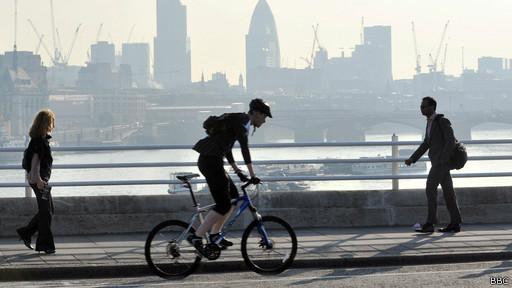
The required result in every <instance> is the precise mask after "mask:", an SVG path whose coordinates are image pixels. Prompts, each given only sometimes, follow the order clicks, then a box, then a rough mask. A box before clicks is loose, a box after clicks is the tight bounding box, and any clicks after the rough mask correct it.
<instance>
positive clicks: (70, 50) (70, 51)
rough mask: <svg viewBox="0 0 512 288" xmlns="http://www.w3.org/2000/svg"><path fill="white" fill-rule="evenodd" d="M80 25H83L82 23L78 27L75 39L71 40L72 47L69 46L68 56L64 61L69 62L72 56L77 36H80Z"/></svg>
mask: <svg viewBox="0 0 512 288" xmlns="http://www.w3.org/2000/svg"><path fill="white" fill-rule="evenodd" d="M80 27H82V23H80V24H79V25H78V27H76V30H75V35H74V36H73V41H72V42H71V47H70V48H69V51H68V54H66V58H65V59H64V62H65V63H66V64H68V63H69V57H71V53H72V52H73V48H74V47H75V42H76V38H77V36H78V32H79V31H80Z"/></svg>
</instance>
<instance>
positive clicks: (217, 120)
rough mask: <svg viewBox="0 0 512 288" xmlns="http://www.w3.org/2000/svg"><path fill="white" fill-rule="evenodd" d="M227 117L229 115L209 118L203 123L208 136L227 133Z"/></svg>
mask: <svg viewBox="0 0 512 288" xmlns="http://www.w3.org/2000/svg"><path fill="white" fill-rule="evenodd" d="M227 117H228V114H222V115H220V116H209V117H208V118H206V120H204V122H203V128H204V130H205V132H206V134H208V136H213V135H218V134H221V133H223V132H225V131H226V129H227V123H226V122H227V121H226V120H227Z"/></svg>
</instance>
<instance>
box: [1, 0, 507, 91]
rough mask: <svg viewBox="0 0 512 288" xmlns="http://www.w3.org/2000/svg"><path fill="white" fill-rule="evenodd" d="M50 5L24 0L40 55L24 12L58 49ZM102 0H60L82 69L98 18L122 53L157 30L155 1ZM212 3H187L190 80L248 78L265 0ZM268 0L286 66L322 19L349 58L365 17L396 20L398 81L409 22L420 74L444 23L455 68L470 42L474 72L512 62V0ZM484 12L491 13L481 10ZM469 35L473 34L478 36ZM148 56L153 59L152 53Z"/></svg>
mask: <svg viewBox="0 0 512 288" xmlns="http://www.w3.org/2000/svg"><path fill="white" fill-rule="evenodd" d="M46 2H49V1H33V0H19V12H18V13H19V16H18V19H19V20H18V27H19V28H18V50H30V51H33V50H35V48H36V46H37V42H38V41H37V39H36V36H35V35H34V33H33V32H32V30H31V28H30V26H29V25H28V22H27V21H26V19H27V18H30V19H32V21H33V22H34V23H35V25H36V26H37V28H38V29H39V30H40V33H41V34H44V35H45V38H44V40H45V42H46V44H47V45H48V46H50V47H51V46H52V37H51V35H50V34H51V29H50V16H49V15H50V13H49V12H50V8H49V3H46ZM100 2H101V1H98V0H92V1H83V0H68V1H61V0H54V5H55V18H56V26H57V28H59V33H60V38H61V40H62V41H61V42H62V46H63V50H64V52H67V50H68V49H69V46H70V44H71V40H72V37H73V34H74V30H75V29H76V27H77V26H78V24H80V23H82V27H81V32H80V34H79V35H78V39H77V42H76V47H75V49H74V51H73V54H72V55H71V57H70V64H73V65H84V63H85V61H86V59H87V56H86V55H87V50H88V49H89V46H90V44H93V42H94V41H95V39H96V34H97V31H98V27H99V25H100V23H104V26H103V30H102V33H101V35H100V37H99V38H100V39H99V40H103V41H105V40H106V41H113V42H114V44H115V45H116V51H117V52H118V53H119V52H120V51H121V45H122V43H123V42H126V41H127V39H128V38H129V34H130V30H131V29H132V27H134V28H133V33H132V36H131V42H145V43H148V44H150V46H151V51H152V49H153V43H152V39H153V37H155V36H156V1H142V0H124V1H118V0H112V1H110V2H111V5H109V7H104V4H103V6H102V4H101V3H100ZM210 2H212V1H206V0H196V1H190V0H188V1H187V0H182V3H183V5H185V6H187V14H188V15H187V18H188V30H189V33H188V34H189V37H190V38H191V39H192V42H191V52H192V79H193V81H198V80H200V78H201V74H202V73H204V75H206V76H207V77H208V78H209V77H210V75H211V74H212V73H214V72H216V71H222V72H226V74H227V77H228V79H229V81H230V82H231V83H237V80H238V76H239V74H241V73H242V74H245V44H244V42H245V41H244V38H245V35H246V34H247V33H248V31H249V23H250V20H251V15H252V13H253V10H254V8H255V6H256V3H257V2H258V1H257V0H251V1H244V2H242V1H233V0H220V1H215V3H210ZM267 2H268V4H269V6H270V7H271V9H272V12H273V14H274V17H275V21H276V26H277V34H278V37H279V43H280V46H281V66H282V67H291V68H294V67H296V68H303V67H305V66H306V65H307V64H306V63H305V62H304V61H303V60H302V59H301V57H307V56H308V55H309V54H310V53H311V44H312V42H313V30H312V28H311V27H312V25H314V24H317V23H318V24H319V40H320V44H322V46H324V47H325V48H326V49H327V51H328V52H329V57H338V56H339V55H340V54H341V50H340V49H339V48H340V47H345V49H344V51H345V55H347V56H349V55H350V52H351V50H350V49H349V48H350V47H354V46H355V45H356V44H359V42H360V40H359V39H360V31H361V28H360V27H361V17H362V16H364V17H365V18H364V19H365V26H374V25H390V26H392V31H393V33H392V50H393V76H394V78H395V79H401V78H410V77H412V75H413V73H414V66H415V59H414V49H413V40H412V32H411V21H412V20H414V21H415V24H416V31H417V38H418V47H419V50H420V51H419V52H420V54H421V56H422V66H423V71H427V68H426V65H427V64H428V62H427V59H428V53H429V52H432V53H434V52H435V50H436V48H437V46H438V44H439V40H440V38H441V33H442V29H443V26H444V24H445V22H446V21H447V20H450V26H449V27H448V33H447V37H446V41H447V43H448V45H449V46H448V53H447V63H446V72H447V73H448V74H459V73H460V71H461V64H462V58H461V47H462V46H464V47H465V51H464V54H465V66H466V67H468V68H476V66H477V58H478V57H481V56H495V57H503V58H512V43H511V41H509V40H507V35H508V33H509V30H510V28H508V27H512V20H511V19H512V17H511V16H512V14H511V12H507V11H512V3H508V2H507V1H493V2H491V3H487V2H485V1H464V2H462V1H451V2H450V3H442V2H441V1H431V2H429V3H426V4H414V5H413V4H412V3H408V2H407V1H387V0H385V1H379V2H376V1H358V2H357V3H351V2H350V1H330V0H327V1H322V3H315V2H314V1H302V2H300V3H295V2H294V6H293V9H290V7H291V6H290V3H291V2H290V1H275V0H274V1H272V0H267ZM391 2H392V3H393V5H392V6H390V4H391ZM4 3H5V4H4V7H6V9H2V10H1V11H0V16H1V17H0V19H1V20H0V21H1V22H0V23H2V24H1V25H2V26H1V27H3V28H2V29H1V31H2V33H0V35H1V36H0V43H1V44H0V51H2V52H5V51H9V50H12V43H13V39H14V36H13V34H14V33H13V30H14V27H13V26H14V25H13V8H14V4H13V1H5V2H4ZM116 3H118V4H119V5H115V4H116ZM121 3H122V5H121ZM427 4H428V5H427ZM437 4H438V5H437ZM114 7H117V9H116V8H114ZM390 7H393V10H392V9H391V8H390ZM462 7H463V8H464V9H461V8H462ZM484 9H486V10H484ZM69 11H82V14H78V13H73V14H70V13H72V12H70V13H67V14H66V12H69ZM311 11H315V12H311ZM481 11H486V13H485V14H484V13H480V14H478V13H479V12H481ZM487 12H488V13H487ZM218 15H222V17H218ZM70 16H71V17H70ZM145 19H147V20H145ZM134 25H135V26H134ZM467 31H471V34H470V33H468V32H467ZM490 31H492V33H491V32H490ZM40 54H42V55H41V56H42V59H43V61H44V63H45V65H48V64H49V63H50V61H49V58H48V56H47V55H46V53H43V50H42V49H41V50H40ZM151 54H153V53H151ZM151 58H152V59H154V55H151Z"/></svg>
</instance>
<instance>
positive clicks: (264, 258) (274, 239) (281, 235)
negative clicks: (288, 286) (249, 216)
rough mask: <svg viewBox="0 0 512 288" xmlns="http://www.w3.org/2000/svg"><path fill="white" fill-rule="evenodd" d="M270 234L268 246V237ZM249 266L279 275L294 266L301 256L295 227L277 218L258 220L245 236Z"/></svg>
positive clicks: (245, 255) (244, 253)
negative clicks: (294, 261)
mask: <svg viewBox="0 0 512 288" xmlns="http://www.w3.org/2000/svg"><path fill="white" fill-rule="evenodd" d="M265 233H266V234H267V235H268V240H269V242H268V243H266V241H265V237H264V236H263V235H264V234H265ZM241 249H242V257H243V258H244V261H245V264H246V265H247V266H248V267H249V268H250V269H251V270H253V271H255V272H257V273H260V274H278V273H281V272H283V271H284V270H286V269H287V268H288V267H290V265H291V264H292V262H293V260H294V259H295V255H296V254H297V236H296V235H295V232H294V231H293V228H292V227H291V226H290V225H289V224H288V223H286V222H285V221H284V220H282V219H281V218H278V217H275V216H265V217H262V219H261V221H258V220H254V221H253V222H252V223H251V224H249V226H247V228H246V229H245V231H244V234H243V236H242V247H241Z"/></svg>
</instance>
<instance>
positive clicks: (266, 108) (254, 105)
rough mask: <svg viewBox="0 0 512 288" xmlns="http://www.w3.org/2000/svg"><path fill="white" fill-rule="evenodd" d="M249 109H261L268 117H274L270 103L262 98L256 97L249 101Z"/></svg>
mask: <svg viewBox="0 0 512 288" xmlns="http://www.w3.org/2000/svg"><path fill="white" fill-rule="evenodd" d="M249 111H259V112H261V113H263V114H265V115H267V117H270V118H272V113H271V112H270V105H268V104H267V103H265V102H263V100H262V99H260V98H255V99H252V100H251V103H249Z"/></svg>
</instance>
